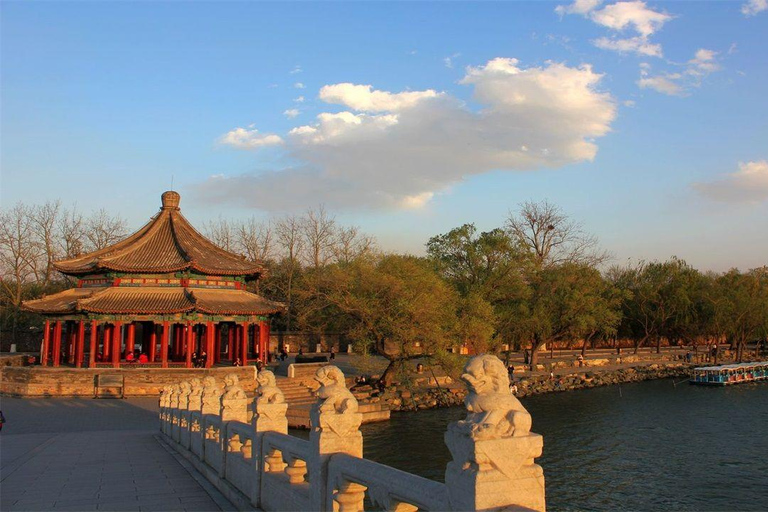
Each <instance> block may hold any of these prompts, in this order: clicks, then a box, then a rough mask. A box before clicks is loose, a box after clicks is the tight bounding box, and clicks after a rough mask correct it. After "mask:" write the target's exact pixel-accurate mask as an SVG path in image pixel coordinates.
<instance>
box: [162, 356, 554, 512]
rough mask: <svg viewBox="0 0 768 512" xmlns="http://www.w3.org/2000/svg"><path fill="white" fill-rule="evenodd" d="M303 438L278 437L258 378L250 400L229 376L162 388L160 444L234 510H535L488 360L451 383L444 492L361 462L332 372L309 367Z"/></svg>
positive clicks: (522, 443)
mask: <svg viewBox="0 0 768 512" xmlns="http://www.w3.org/2000/svg"><path fill="white" fill-rule="evenodd" d="M315 379H316V380H317V381H318V382H319V384H320V388H319V389H318V392H317V402H316V403H315V404H314V405H313V406H312V409H311V418H310V421H311V432H310V436H309V440H304V439H299V438H297V437H294V436H290V435H288V423H287V420H286V411H287V405H286V403H285V398H284V396H283V393H282V392H281V391H280V389H279V388H278V387H277V386H276V384H275V377H274V375H273V374H272V372H270V371H266V370H265V371H262V372H260V373H259V374H258V376H257V381H258V384H259V387H258V388H257V395H256V398H255V401H254V403H253V410H254V414H253V418H252V420H251V421H250V422H249V421H248V416H249V415H248V406H249V401H250V399H249V398H248V397H247V395H246V394H245V391H244V390H243V389H242V388H241V387H240V386H239V383H238V379H237V377H236V376H235V375H228V376H227V377H226V379H225V383H224V384H225V385H224V386H223V387H222V386H221V385H220V384H219V383H218V382H217V381H216V380H215V379H214V378H213V377H210V376H208V377H205V378H204V379H203V380H202V381H201V380H199V379H192V380H190V381H183V382H179V383H177V384H175V385H172V386H167V387H166V388H165V389H163V391H162V393H161V395H160V431H161V433H162V435H161V439H163V440H164V442H166V443H167V444H168V445H170V446H171V447H173V448H174V449H175V450H176V451H177V452H178V453H179V454H180V455H182V456H183V457H185V458H186V459H187V460H188V461H189V462H190V463H192V465H193V466H194V467H195V468H196V469H197V470H198V471H200V473H201V474H203V475H204V476H205V477H206V478H207V479H208V480H209V481H210V482H211V483H213V485H215V486H216V487H217V488H218V489H219V490H220V491H221V492H222V493H223V494H224V495H225V496H226V497H227V498H228V499H229V500H230V501H231V502H232V503H233V504H234V505H235V506H236V507H237V508H238V509H240V510H251V509H259V510H265V511H272V510H311V511H328V512H331V511H336V510H338V511H340V512H347V511H354V512H357V511H361V510H363V501H364V498H365V496H366V495H367V497H368V499H369V500H370V501H371V502H372V503H373V504H375V505H377V506H380V507H382V508H383V509H385V510H396V511H401V512H405V511H408V512H411V511H415V510H501V509H504V510H538V511H543V510H545V499H544V475H543V471H542V469H541V467H540V466H538V465H537V464H535V463H534V459H535V458H536V457H539V456H540V455H541V451H542V448H543V440H542V437H541V436H540V435H538V434H534V433H532V432H530V426H531V417H530V415H529V414H528V412H527V411H526V410H525V408H524V407H523V406H522V405H521V404H520V402H519V401H518V400H517V399H516V398H515V397H513V396H512V395H511V394H510V393H509V377H508V375H507V371H506V368H505V367H504V364H503V363H502V362H501V361H500V360H499V359H498V358H497V357H495V356H492V355H481V356H477V357H474V358H472V359H471V360H470V361H469V362H468V363H467V365H466V367H465V368H464V373H463V375H462V380H463V381H465V382H466V383H467V385H468V388H469V393H468V395H467V398H466V407H467V417H466V419H464V420H460V421H457V422H454V423H451V424H450V425H449V426H448V429H447V432H446V433H445V436H444V440H445V443H446V445H447V446H448V448H449V450H450V452H451V455H452V461H451V462H449V463H448V466H447V468H446V473H445V483H441V482H436V481H432V480H428V479H425V478H422V477H420V476H417V475H413V474H410V473H407V472H404V471H400V470H398V469H395V468H392V467H389V466H385V465H382V464H379V463H377V462H374V461H371V460H366V459H364V458H362V455H363V436H362V433H361V432H360V423H361V419H362V415H361V414H360V412H359V411H358V402H357V399H356V398H355V397H354V395H353V394H352V393H351V392H350V391H349V390H348V389H347V387H346V385H345V382H344V375H343V374H342V372H341V370H339V369H338V368H336V367H335V366H324V367H322V368H319V369H317V371H316V374H315ZM393 449H397V448H396V447H395V448H393Z"/></svg>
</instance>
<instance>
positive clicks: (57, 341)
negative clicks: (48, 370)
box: [51, 320, 61, 366]
mask: <svg viewBox="0 0 768 512" xmlns="http://www.w3.org/2000/svg"><path fill="white" fill-rule="evenodd" d="M51 356H52V357H51V359H53V366H59V364H61V320H56V325H54V327H53V352H52V354H51Z"/></svg>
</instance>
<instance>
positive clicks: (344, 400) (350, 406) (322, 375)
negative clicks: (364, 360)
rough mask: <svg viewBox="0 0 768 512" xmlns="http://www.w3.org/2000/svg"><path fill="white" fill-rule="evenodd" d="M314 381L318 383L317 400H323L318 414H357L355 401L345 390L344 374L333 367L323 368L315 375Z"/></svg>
mask: <svg viewBox="0 0 768 512" xmlns="http://www.w3.org/2000/svg"><path fill="white" fill-rule="evenodd" d="M315 380H316V381H317V382H319V383H320V389H318V390H317V396H318V398H322V399H323V403H322V404H321V405H320V407H319V409H318V410H319V412H320V413H333V414H352V413H356V412H357V399H356V398H355V396H354V395H353V394H352V393H351V392H350V391H349V390H348V389H347V384H346V382H345V381H344V374H343V373H342V372H341V370H339V369H338V368H336V367H335V366H323V367H322V368H319V369H318V370H317V372H316V373H315Z"/></svg>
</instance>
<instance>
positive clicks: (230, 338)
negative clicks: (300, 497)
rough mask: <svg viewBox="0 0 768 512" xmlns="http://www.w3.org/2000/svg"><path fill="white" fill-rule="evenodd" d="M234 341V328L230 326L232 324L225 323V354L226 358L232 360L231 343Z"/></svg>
mask: <svg viewBox="0 0 768 512" xmlns="http://www.w3.org/2000/svg"><path fill="white" fill-rule="evenodd" d="M234 342H235V330H234V329H233V328H232V324H227V350H226V352H225V354H226V355H227V359H229V360H230V361H234V359H233V357H232V345H233V343H234Z"/></svg>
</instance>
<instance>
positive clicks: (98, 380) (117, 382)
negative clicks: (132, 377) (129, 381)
mask: <svg viewBox="0 0 768 512" xmlns="http://www.w3.org/2000/svg"><path fill="white" fill-rule="evenodd" d="M103 389H111V390H116V389H119V390H120V395H119V397H120V398H125V377H124V376H123V375H122V374H120V375H115V374H114V373H113V374H109V373H106V374H105V373H102V374H99V375H96V377H95V380H94V386H93V398H116V393H112V392H110V393H109V394H103V393H102V390H103Z"/></svg>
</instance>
